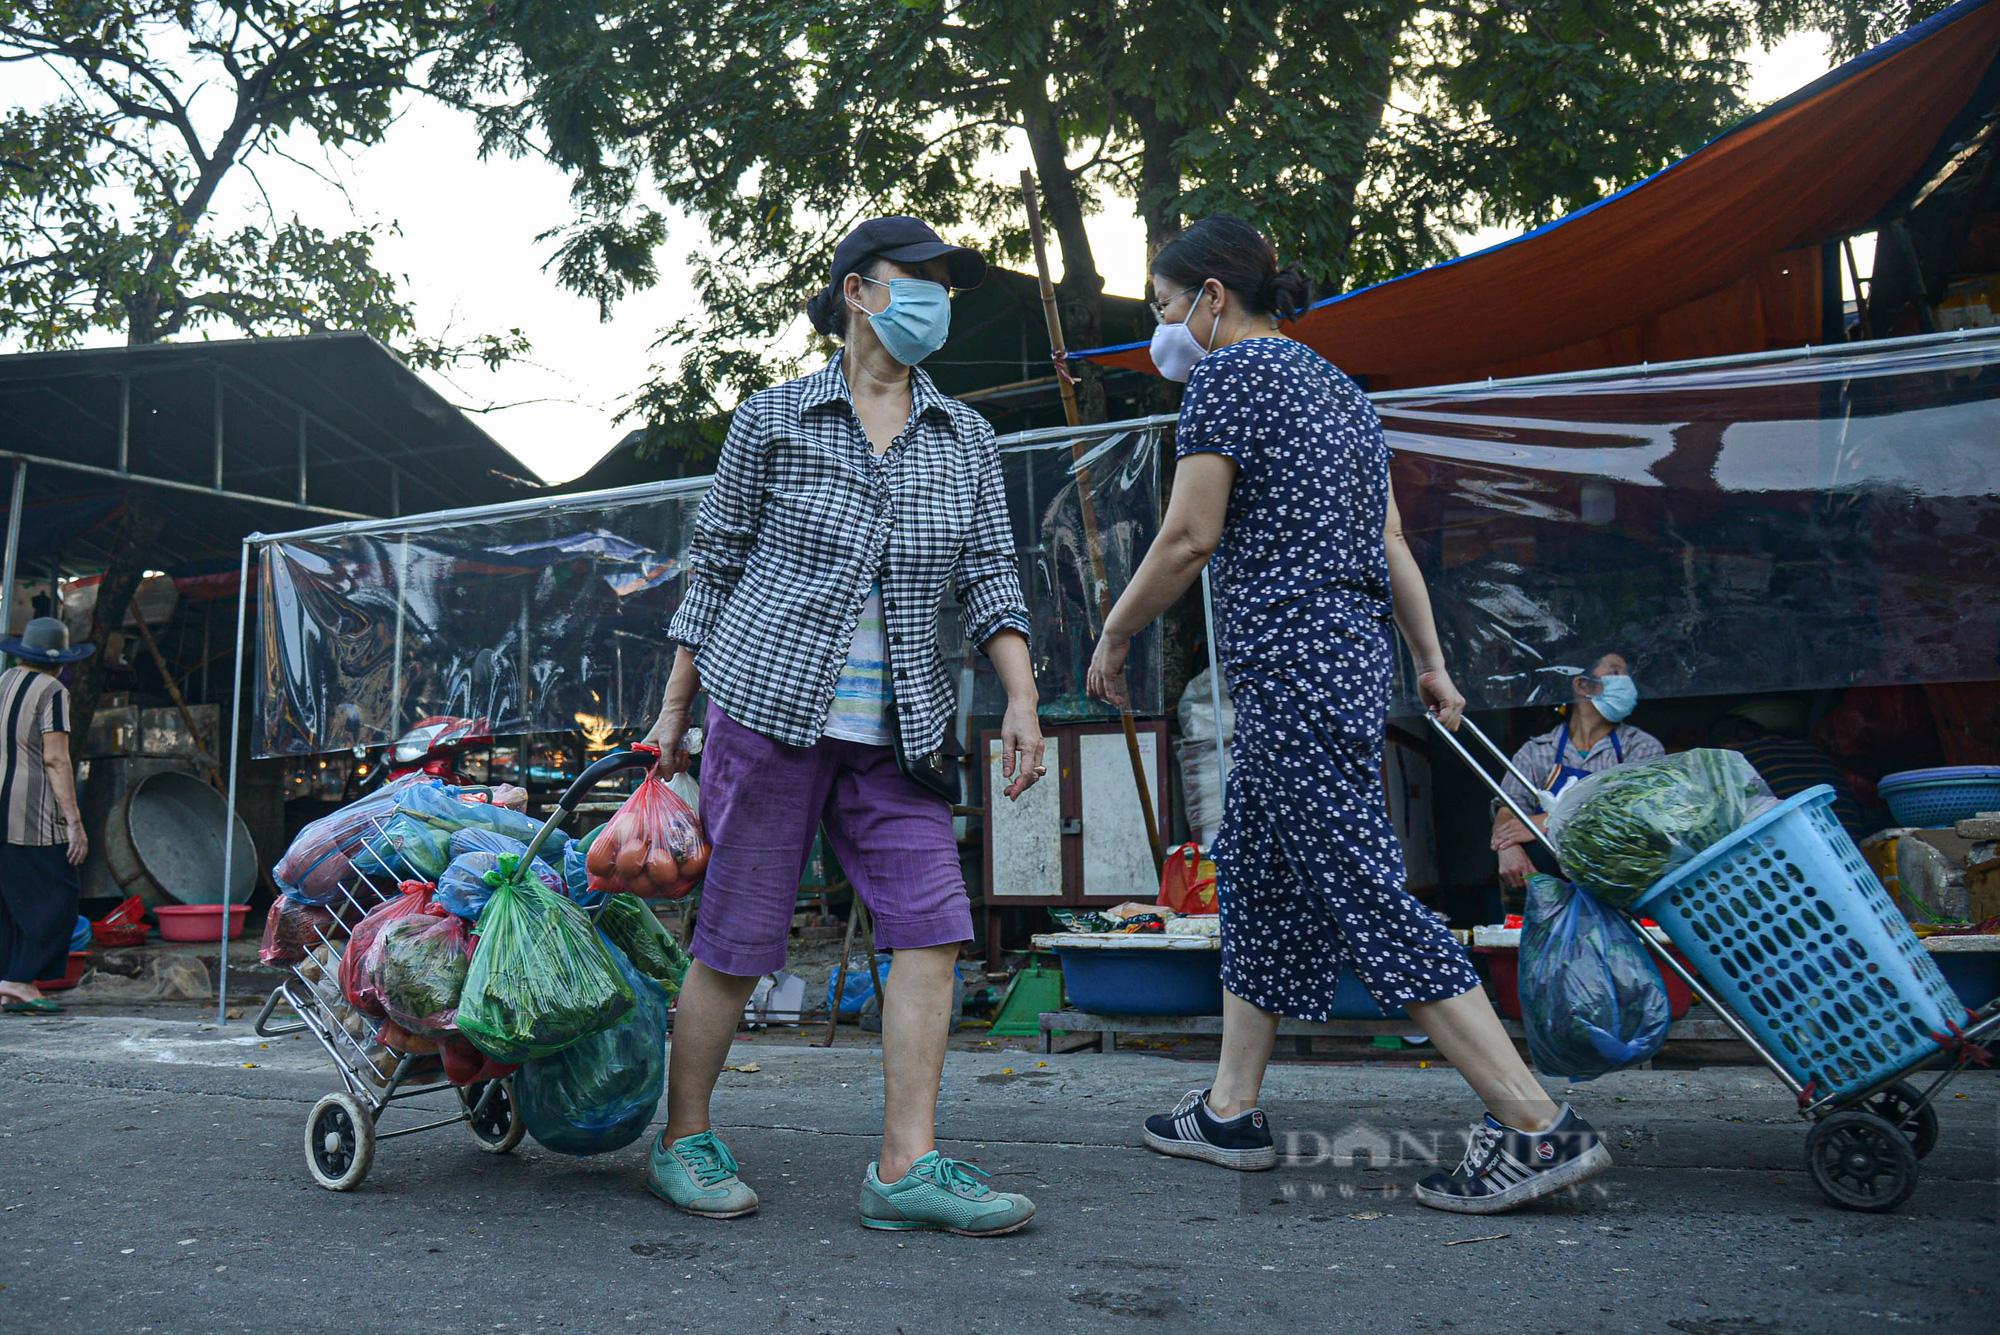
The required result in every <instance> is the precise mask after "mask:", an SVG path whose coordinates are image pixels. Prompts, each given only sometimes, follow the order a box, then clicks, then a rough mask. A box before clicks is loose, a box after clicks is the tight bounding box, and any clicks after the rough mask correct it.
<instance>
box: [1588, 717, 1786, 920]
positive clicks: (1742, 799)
mask: <svg viewBox="0 0 2000 1335" xmlns="http://www.w3.org/2000/svg"><path fill="white" fill-rule="evenodd" d="M1770 800H1771V790H1770V789H1769V788H1768V787H1766V786H1765V784H1764V781H1763V780H1762V779H1760V778H1758V777H1757V771H1756V770H1755V769H1753V768H1751V765H1750V762H1749V761H1747V760H1745V759H1744V758H1743V757H1742V756H1741V755H1738V754H1737V753H1736V752H1734V751H1716V750H1699V751H1684V752H1682V753H1681V754H1680V755H1677V756H1668V757H1667V758H1666V759H1664V760H1649V761H1645V762H1644V763H1642V764H1637V765H1620V766H1619V767H1618V768H1616V769H1609V770H1606V771H1604V773H1602V774H1593V775H1591V776H1590V777H1589V778H1588V779H1583V780H1581V781H1579V782H1577V783H1574V784H1571V785H1570V786H1568V787H1567V788H1565V789H1563V792H1562V795H1561V796H1560V797H1558V798H1557V799H1556V805H1555V810H1554V811H1552V812H1551V813H1550V815H1549V838H1550V839H1552V840H1554V841H1555V845H1556V850H1557V852H1558V854H1559V855H1560V860H1561V862H1562V867H1563V871H1564V872H1565V873H1566V874H1567V875H1568V876H1569V878H1570V879H1571V880H1572V881H1575V882H1576V883H1577V884H1578V885H1580V886H1582V887H1583V888H1584V889H1585V890H1588V891H1589V892H1590V893H1591V895H1592V896H1593V897H1595V898H1596V899H1597V900H1598V901H1600V902H1601V903H1605V904H1609V905H1611V907H1613V908H1620V909H1623V908H1630V907H1631V906H1632V905H1633V903H1635V902H1636V901H1637V900H1638V898H1639V897H1640V896H1641V895H1643V894H1644V893H1645V892H1646V891H1647V890H1648V889H1650V888H1651V887H1652V885H1653V883H1654V882H1656V881H1658V880H1659V879H1660V878H1661V877H1662V876H1665V875H1666V874H1667V873H1668V872H1670V871H1672V870H1673V869H1674V868H1675V867H1678V866H1680V865H1681V864H1682V863H1684V862H1687V861H1689V860H1690V859H1692V858H1693V857H1694V856H1695V855H1696V854H1697V853H1700V852H1701V851H1702V850H1703V849H1705V848H1707V847H1709V846H1710V845H1712V844H1714V843H1716V842H1717V841H1719V840H1721V839H1723V838H1725V837H1726V836H1728V835H1729V834H1730V833H1732V832H1733V831H1735V830H1737V829H1738V828H1740V827H1741V826H1742V825H1744V824H1745V823H1746V822H1747V821H1749V819H1750V818H1751V817H1752V816H1754V815H1756V814H1757V812H1758V811H1760V810H1761V809H1762V808H1763V806H1764V805H1765V804H1767V803H1768V802H1769V801H1770Z"/></svg>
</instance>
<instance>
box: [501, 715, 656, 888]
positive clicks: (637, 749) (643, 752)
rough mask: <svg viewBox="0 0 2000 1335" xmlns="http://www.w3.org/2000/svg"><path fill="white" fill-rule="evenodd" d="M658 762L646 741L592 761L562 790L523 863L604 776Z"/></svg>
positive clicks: (527, 860)
mask: <svg viewBox="0 0 2000 1335" xmlns="http://www.w3.org/2000/svg"><path fill="white" fill-rule="evenodd" d="M659 763H660V748H659V747H657V746H651V745H648V744H647V743H645V742H634V743H633V744H632V745H631V746H629V747H627V748H625V749H624V750H622V751H613V752H612V753H611V754H609V755H607V756H600V757H599V758H598V759H596V760H594V761H592V762H591V763H590V765H589V766H588V767H587V768H585V770H584V771H583V773H581V774H579V775H577V776H576V781H575V782H574V783H572V784H570V786H569V787H568V788H566V789H564V790H563V795H562V796H561V797H559V798H557V799H556V809H555V810H554V811H551V812H550V813H549V818H548V819H547V820H545V821H543V822H542V828H541V829H539V830H537V831H535V837H534V838H533V839H531V840H530V841H529V842H528V851H527V852H526V853H525V854H523V855H522V858H521V862H522V864H523V865H526V864H527V863H528V862H529V861H531V860H532V859H533V858H534V856H535V855H536V854H537V853H539V852H541V851H542V845H543V844H545V843H547V842H548V838H549V835H550V834H551V833H553V832H554V830H555V828H556V826H558V825H560V824H562V823H563V822H564V821H565V820H567V819H569V816H570V813H571V812H573V811H574V810H576V805H577V803H579V802H581V801H582V800H583V799H584V796H585V794H587V793H589V792H590V790H591V789H592V788H595V787H596V786H597V784H598V781H599V780H601V779H603V778H604V776H605V775H607V774H615V773H617V772H618V771H619V770H621V769H639V768H644V769H651V768H652V767H653V766H654V765H657V764H659Z"/></svg>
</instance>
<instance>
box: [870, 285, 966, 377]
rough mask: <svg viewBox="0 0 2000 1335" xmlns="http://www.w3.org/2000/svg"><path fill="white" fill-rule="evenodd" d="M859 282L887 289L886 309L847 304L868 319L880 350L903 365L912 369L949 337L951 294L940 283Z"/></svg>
mask: <svg viewBox="0 0 2000 1335" xmlns="http://www.w3.org/2000/svg"><path fill="white" fill-rule="evenodd" d="M861 281H862V282H864V283H874V284H875V285H877V286H878V287H886V288H888V289H889V304H888V306H887V307H885V308H883V309H882V310H879V311H871V310H869V309H868V308H867V307H865V306H863V305H862V304H861V303H860V302H858V301H856V300H854V298H852V297H849V298H848V299H847V304H848V305H850V306H852V307H854V309H855V310H857V311H860V312H861V313H862V314H863V315H866V316H867V317H868V323H869V324H871V325H873V326H874V328H875V337H877V338H879V339H881V340H882V346H883V348H884V349H886V350H887V351H888V353H889V355H890V356H891V357H894V358H895V359H896V360H897V361H899V362H901V363H902V364H903V365H905V366H915V365H916V364H917V363H918V362H920V361H922V360H923V359H924V358H926V357H928V356H930V355H931V354H932V353H933V352H936V351H937V350H938V349H939V348H941V347H943V346H944V341H945V340H946V339H947V338H949V337H951V291H950V289H948V288H946V287H945V285H944V284H943V283H933V282H931V281H930V280H929V279H927V278H891V279H890V280H889V281H888V282H886V283H884V282H883V281H882V280H881V279H879V278H868V277H865V276H864V277H863V278H862V280H861Z"/></svg>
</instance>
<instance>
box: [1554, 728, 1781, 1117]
mask: <svg viewBox="0 0 2000 1335" xmlns="http://www.w3.org/2000/svg"><path fill="white" fill-rule="evenodd" d="M1772 803H1773V799H1772V797H1771V790H1770V788H1769V787H1768V786H1767V785H1766V784H1765V783H1764V781H1763V780H1762V779H1761V778H1759V777H1758V774H1757V771H1756V770H1755V769H1753V768H1752V767H1751V765H1750V763H1749V762H1748V761H1747V760H1745V759H1744V758H1743V757H1742V756H1741V755H1738V754H1737V753H1736V752H1734V751H1720V750H1695V751H1687V752H1683V753H1682V754H1679V755H1673V756H1668V757H1666V758H1665V759H1663V760H1655V761H1647V762H1643V763H1639V764H1632V765H1621V766H1618V767H1617V768H1615V769H1610V770H1606V771H1604V772H1603V773H1600V774H1596V775H1592V776H1591V777H1590V778H1587V779H1582V780H1579V781H1578V782H1576V783H1574V784H1571V785H1569V786H1568V787H1567V788H1565V789H1564V790H1563V792H1562V793H1561V794H1560V795H1559V796H1558V797H1557V798H1556V803H1555V806H1554V808H1553V809H1552V810H1551V812H1550V815H1549V827H1548V831H1549V837H1550V838H1551V839H1552V840H1553V841H1554V843H1555V845H1556V848H1557V850H1558V852H1559V855H1560V861H1561V863H1562V869H1563V872H1564V874H1565V875H1566V876H1567V877H1568V880H1561V879H1558V878H1556V877H1553V876H1535V877H1532V878H1530V880H1529V883H1528V897H1527V906H1526V909H1527V911H1526V914H1525V922H1524V924H1523V926H1522V930H1521V957H1520V958H1521V964H1520V989H1521V1017H1522V1026H1523V1028H1524V1029H1525V1030H1526V1033H1527V1038H1528V1051H1529V1055H1530V1056H1532V1057H1533V1058H1534V1062H1535V1067H1536V1069H1538V1070H1540V1071H1541V1072H1542V1073H1543V1074H1545V1075H1566V1076H1569V1077H1570V1078H1572V1079H1576V1080H1589V1079H1594V1078H1595V1077H1597V1076H1600V1075H1607V1074H1609V1073H1610V1072H1612V1071H1622V1070H1625V1069H1627V1068H1629V1067H1633V1066H1637V1065H1639V1064H1641V1063H1643V1062H1646V1061H1648V1060H1650V1059H1651V1058H1652V1057H1654V1056H1655V1055H1656V1054H1658V1052H1659V1050H1660V1048H1661V1047H1662V1046H1663V1045H1664V1044H1665V1043H1666V1041H1667V1031H1668V1029H1669V1027H1670V1026H1671V1024H1672V1016H1671V1014H1670V1011H1669V1006H1668V1000H1667V991H1666V983H1665V981H1664V980H1663V979H1662V978H1661V976H1660V970H1659V966H1658V965H1657V964H1655V963H1654V962H1653V959H1652V957H1651V955H1650V954H1649V953H1648V950H1647V947H1646V944H1645V943H1644V942H1643V941H1642V940H1640V938H1639V934H1638V931H1637V930H1635V929H1634V927H1633V926H1632V924H1631V923H1630V922H1629V921H1628V920H1627V919H1626V918H1625V916H1624V913H1623V911H1624V910H1627V909H1630V908H1631V907H1632V906H1633V905H1634V904H1636V903H1637V902H1638V901H1639V900H1640V899H1641V898H1642V897H1643V896H1644V895H1645V893H1646V892H1647V891H1648V890H1649V889H1651V888H1652V887H1653V885H1654V884H1655V883H1657V882H1658V881H1659V880H1661V879H1662V878H1663V877H1665V876H1667V875H1669V874H1670V873H1671V872H1673V871H1674V870H1675V869H1676V868H1678V867H1680V866H1682V865H1684V864H1685V863H1687V862H1689V861H1690V860H1692V859H1693V858H1695V857H1697V856H1698V855H1700V854H1701V853H1702V852H1703V851H1704V850H1706V849H1708V848H1710V847H1712V846H1714V845H1715V844H1717V843H1719V842H1720V841H1722V840H1723V839H1725V838H1727V837H1728V836H1729V835H1730V834H1732V833H1734V832H1735V831H1736V830H1738V829H1740V828H1742V826H1744V825H1745V824H1747V823H1748V822H1749V821H1750V820H1751V819H1753V818H1754V817H1755V816H1757V815H1758V814H1759V813H1761V812H1763V811H1765V810H1767V809H1769V807H1770V806H1771V805H1772Z"/></svg>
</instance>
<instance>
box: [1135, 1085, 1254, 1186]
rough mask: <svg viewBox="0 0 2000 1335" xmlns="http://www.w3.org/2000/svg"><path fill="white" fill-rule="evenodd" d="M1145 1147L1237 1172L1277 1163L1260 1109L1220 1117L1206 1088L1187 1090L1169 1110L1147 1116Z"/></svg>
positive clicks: (1252, 1170)
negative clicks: (1213, 1109) (1209, 1105)
mask: <svg viewBox="0 0 2000 1335" xmlns="http://www.w3.org/2000/svg"><path fill="white" fill-rule="evenodd" d="M1145 1136H1146V1148H1148V1149H1151V1150H1157V1151H1159V1152H1160V1153H1161V1154H1171V1155H1173V1156H1175V1157H1176V1158H1180V1159H1200V1160H1201V1161H1202V1162H1204V1163H1212V1164H1220V1165H1221V1166H1222V1167H1224V1168H1234V1169H1237V1170H1238V1171H1240V1172H1245V1173H1255V1172H1261V1171H1263V1170H1264V1169H1266V1168H1273V1167H1276V1166H1277V1163H1278V1150H1277V1147H1276V1146H1275V1145H1273V1144H1272V1143H1271V1124H1270V1122H1269V1121H1268V1120H1267V1119H1266V1118H1265V1116H1264V1110H1263V1109H1262V1108H1251V1109H1249V1110H1247V1111H1245V1112H1240V1113H1238V1114H1236V1116H1234V1117H1230V1118H1227V1119H1225V1118H1221V1117H1217V1116H1216V1115H1215V1114H1214V1113H1212V1112H1210V1111H1209V1108H1208V1091H1207V1090H1205V1089H1197V1090H1194V1091H1192V1092H1191V1093H1189V1095H1188V1096H1187V1097H1186V1098H1184V1099H1182V1100H1181V1101H1180V1103H1178V1104H1177V1105H1175V1107H1174V1110H1173V1111H1172V1112H1170V1113H1154V1114H1153V1115H1152V1116H1151V1117H1148V1118H1147V1119H1146V1129H1145Z"/></svg>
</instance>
